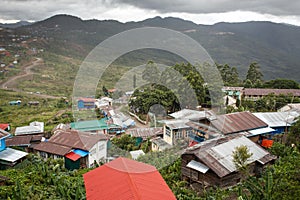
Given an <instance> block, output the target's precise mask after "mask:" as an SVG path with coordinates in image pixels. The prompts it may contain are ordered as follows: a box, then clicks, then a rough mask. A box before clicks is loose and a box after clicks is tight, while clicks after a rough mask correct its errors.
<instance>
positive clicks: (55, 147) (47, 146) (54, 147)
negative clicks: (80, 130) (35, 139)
mask: <svg viewBox="0 0 300 200" xmlns="http://www.w3.org/2000/svg"><path fill="white" fill-rule="evenodd" d="M34 150H37V151H43V152H47V153H51V154H55V155H59V156H64V155H65V154H67V153H69V152H70V151H71V150H72V148H71V147H67V146H63V145H59V144H55V143H52V142H41V143H39V144H37V145H35V146H34Z"/></svg>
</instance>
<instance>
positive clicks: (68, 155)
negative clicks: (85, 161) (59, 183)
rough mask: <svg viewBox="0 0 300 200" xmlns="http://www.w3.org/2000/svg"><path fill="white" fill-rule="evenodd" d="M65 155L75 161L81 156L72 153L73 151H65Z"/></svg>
mask: <svg viewBox="0 0 300 200" xmlns="http://www.w3.org/2000/svg"><path fill="white" fill-rule="evenodd" d="M65 157H66V158H69V159H70V160H73V161H76V160H78V159H80V158H81V156H80V155H78V154H76V153H74V152H72V151H71V152H70V153H67V154H66V155H65Z"/></svg>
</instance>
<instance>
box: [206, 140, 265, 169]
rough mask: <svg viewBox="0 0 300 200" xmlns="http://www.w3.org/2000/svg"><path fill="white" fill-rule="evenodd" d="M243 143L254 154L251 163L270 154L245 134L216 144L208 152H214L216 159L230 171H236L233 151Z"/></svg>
mask: <svg viewBox="0 0 300 200" xmlns="http://www.w3.org/2000/svg"><path fill="white" fill-rule="evenodd" d="M241 145H245V146H247V147H248V149H249V152H251V153H252V154H253V155H252V156H251V158H250V163H251V162H253V161H256V160H259V159H260V158H262V157H264V156H265V155H267V154H268V152H266V151H265V150H264V149H262V148H260V147H259V146H258V145H256V144H255V143H254V142H252V141H251V140H249V139H247V138H246V137H243V136H242V137H239V138H236V139H233V140H230V141H228V142H226V143H223V144H220V145H218V146H215V147H213V148H211V149H210V150H209V152H208V153H209V154H212V153H213V154H212V155H213V156H214V157H215V158H216V160H218V162H220V163H221V164H222V165H223V166H224V167H225V168H226V169H228V170H229V171H230V172H234V171H235V170H236V167H235V165H234V162H233V152H234V151H235V148H236V147H239V146H241Z"/></svg>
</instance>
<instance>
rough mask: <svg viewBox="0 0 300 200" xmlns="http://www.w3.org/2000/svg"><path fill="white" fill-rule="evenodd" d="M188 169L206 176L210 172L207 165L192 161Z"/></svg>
mask: <svg viewBox="0 0 300 200" xmlns="http://www.w3.org/2000/svg"><path fill="white" fill-rule="evenodd" d="M187 167H189V168H192V169H194V170H197V171H199V172H201V173H203V174H205V173H206V172H207V171H208V170H209V167H207V166H206V165H204V164H202V163H199V162H197V161H194V160H191V161H190V162H189V163H188V164H187Z"/></svg>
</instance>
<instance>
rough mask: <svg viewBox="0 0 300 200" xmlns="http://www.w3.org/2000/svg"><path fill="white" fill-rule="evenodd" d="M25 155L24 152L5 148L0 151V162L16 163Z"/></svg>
mask: <svg viewBox="0 0 300 200" xmlns="http://www.w3.org/2000/svg"><path fill="white" fill-rule="evenodd" d="M27 155H28V153H26V152H23V151H19V150H15V149H11V148H6V149H4V150H3V151H0V160H4V161H8V162H16V161H18V160H19V159H21V158H23V157H25V156H27Z"/></svg>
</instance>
